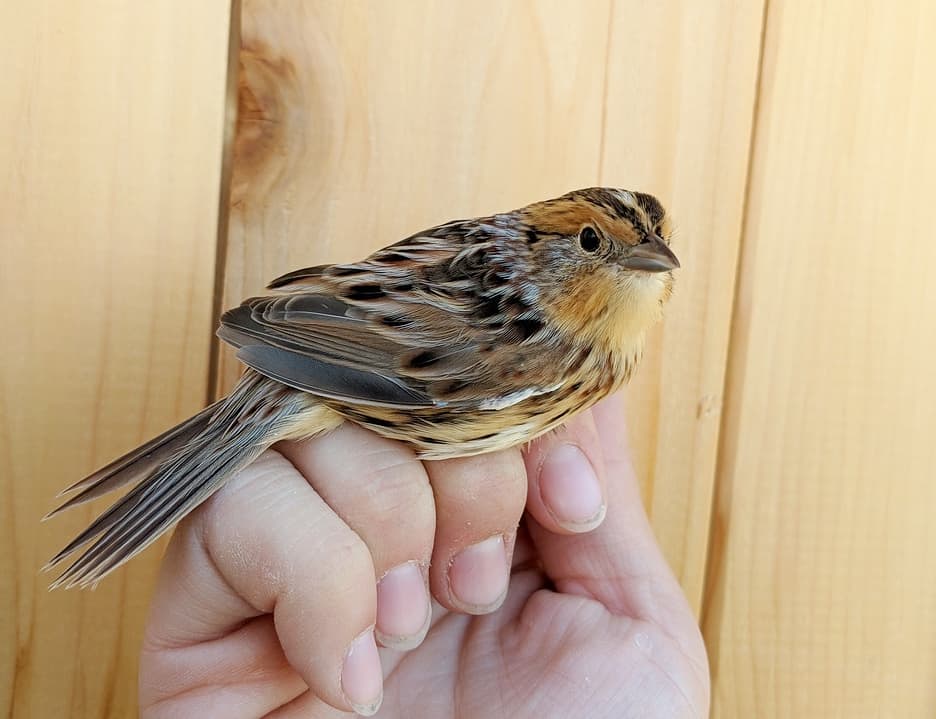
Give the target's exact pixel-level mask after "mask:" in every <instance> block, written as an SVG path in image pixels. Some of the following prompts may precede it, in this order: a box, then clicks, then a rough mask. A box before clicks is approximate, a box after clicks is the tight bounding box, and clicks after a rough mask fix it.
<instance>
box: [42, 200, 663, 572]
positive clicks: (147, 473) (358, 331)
mask: <svg viewBox="0 0 936 719" xmlns="http://www.w3.org/2000/svg"><path fill="white" fill-rule="evenodd" d="M671 234H672V227H671V223H670V220H669V218H668V216H667V213H666V211H665V210H664V209H663V206H662V205H661V204H660V202H659V201H658V200H657V199H656V198H654V197H653V196H651V195H648V194H644V193H640V192H630V191H627V190H619V189H611V188H602V187H595V188H588V189H582V190H576V191H573V192H570V193H568V194H566V195H563V196H562V197H558V198H556V199H552V200H546V201H543V202H537V203H534V204H531V205H528V206H526V207H523V208H520V209H518V210H514V211H513V212H506V213H501V214H495V215H491V216H488V217H479V218H474V219H468V220H456V221H453V222H447V223H445V224H442V225H439V226H437V227H433V228H431V229H428V230H425V231H423V232H419V233H417V234H415V235H412V236H411V237H407V238H406V239H404V240H401V241H399V242H397V243H396V244H393V245H390V246H388V247H386V248H384V249H381V250H378V251H377V252H375V253H374V254H372V255H370V256H369V257H368V258H366V259H364V260H362V261H360V262H356V263H352V264H335V265H320V266H317V267H309V268H305V269H300V270H296V271H294V272H290V273H288V274H286V275H283V276H282V277H279V278H277V279H275V280H273V282H272V283H270V285H269V287H268V290H270V291H271V292H270V294H266V295H263V296H260V297H254V298H251V299H248V300H246V301H245V302H243V304H241V305H240V306H239V307H236V308H234V309H231V310H229V311H227V312H225V313H224V314H223V315H222V317H221V322H220V328H219V329H218V333H217V334H218V336H219V337H220V338H221V339H222V340H223V341H225V342H227V343H228V344H230V345H232V346H234V347H235V348H237V357H238V359H239V360H240V361H241V362H243V364H244V365H246V369H245V371H244V373H243V375H242V376H241V378H240V381H239V382H238V384H237V385H236V387H235V388H234V390H233V391H232V392H231V393H230V394H229V395H228V396H226V397H224V398H223V399H221V400H219V401H217V402H215V403H214V404H212V405H210V406H209V407H207V408H205V409H204V410H202V411H201V412H199V413H198V414H196V415H195V416H194V417H191V418H190V419H187V420H186V421H184V422H182V423H181V424H179V425H178V426H176V427H173V428H172V429H170V430H168V431H166V432H164V433H163V434H161V435H159V436H158V437H156V438H155V439H152V440H150V441H149V442H147V443H146V444H144V445H142V446H141V447H139V448H137V449H135V450H133V451H132V452H130V453H128V454H126V455H125V456H123V457H120V458H119V459H117V460H115V461H114V462H112V463H111V464H109V465H107V466H106V467H103V468H102V469H100V470H98V471H97V472H95V473H94V474H92V475H90V476H88V477H86V478H84V479H82V480H81V481H80V482H77V483H76V484H74V485H72V486H71V487H68V488H67V489H66V490H64V491H63V492H62V495H64V494H67V493H73V496H72V497H71V498H70V499H68V500H67V501H66V502H65V503H64V504H62V505H61V506H60V507H58V508H57V509H55V510H53V511H52V512H50V513H49V515H47V518H48V517H51V516H53V515H55V514H57V513H58V512H61V511H63V510H65V509H68V508H70V507H74V506H77V505H80V504H83V503H84V502H88V501H90V500H92V499H95V498H97V497H99V496H101V495H103V494H106V493H109V492H111V491H113V490H116V489H118V488H120V487H123V486H125V485H128V484H129V485H134V486H133V488H132V489H131V490H130V491H129V492H128V493H127V494H126V495H124V496H123V497H121V498H120V499H119V500H117V501H116V502H115V503H114V504H113V505H112V506H111V507H110V508H109V509H107V510H106V511H105V512H104V513H103V514H101V515H100V516H99V517H97V518H96V519H95V520H94V521H93V522H92V523H91V524H90V526H88V528H87V529H85V530H84V531H83V532H81V533H80V534H79V535H78V536H77V537H75V538H74V539H73V540H72V541H71V542H70V543H69V544H68V545H67V546H66V547H64V548H63V549H62V551H60V552H59V553H58V554H56V555H55V556H54V557H53V558H52V559H51V560H50V561H49V562H48V564H47V565H46V567H45V568H46V569H48V568H51V567H53V566H55V565H57V564H58V563H59V562H61V561H62V560H63V559H65V558H66V557H69V556H71V555H73V554H74V553H75V552H77V551H78V550H80V549H82V548H85V549H84V552H83V553H82V554H81V555H80V556H79V557H78V558H77V559H76V560H75V561H74V562H73V563H72V564H71V565H70V566H69V567H68V568H67V569H66V570H65V571H64V572H63V573H62V574H61V576H59V577H58V578H57V579H56V580H55V582H54V583H53V585H52V587H53V588H54V587H59V586H66V587H72V586H80V587H86V586H89V585H93V584H95V583H96V582H98V581H99V580H100V579H101V578H103V577H104V576H105V575H106V574H108V573H110V572H111V571H113V570H114V569H116V568H117V567H119V566H120V565H122V564H123V563H124V562H126V561H127V560H129V559H130V558H131V557H133V556H134V555H136V554H137V553H138V552H140V551H142V550H143V549H145V548H146V547H147V546H148V545H149V544H151V543H152V542H153V541H155V540H156V539H157V538H158V537H159V536H160V535H162V534H163V533H164V532H166V531H167V530H168V529H169V528H170V527H172V525H173V524H175V523H176V522H177V521H178V520H180V519H181V518H182V517H184V516H185V515H186V514H188V513H189V512H191V511H192V510H193V509H195V508H196V507H197V506H198V505H200V504H201V503H202V502H204V501H205V500H206V499H208V497H210V496H211V495H212V494H213V493H214V492H216V491H218V489H219V488H220V487H221V486H222V485H223V484H224V483H225V481H226V480H228V479H229V478H230V477H231V476H232V475H233V474H234V473H236V472H237V471H238V470H240V469H242V468H243V467H245V466H246V465H247V464H249V463H250V462H251V461H253V460H254V459H255V458H256V457H257V456H258V455H259V454H260V453H261V452H263V451H264V450H265V449H266V448H267V447H269V446H270V445H272V444H274V443H276V442H279V441H281V440H299V439H305V438H308V437H312V436H315V435H317V434H320V433H322V432H327V431H329V430H331V429H334V428H335V427H337V426H338V425H339V424H341V423H342V422H345V421H351V422H355V423H357V424H359V425H361V426H363V427H366V428H367V429H369V430H372V431H374V432H376V433H377V434H379V435H382V436H384V437H389V438H391V439H395V440H401V441H403V442H406V443H408V444H409V445H411V446H412V447H413V448H414V449H415V450H416V452H417V454H418V456H419V457H420V458H421V459H427V460H432V459H442V458H449V457H463V456H469V455H475V454H480V453H483V452H493V451H496V450H500V449H504V448H507V447H513V446H515V445H520V444H523V443H525V442H528V441H529V440H531V439H533V438H534V437H537V436H538V435H541V434H543V433H545V432H548V431H550V430H551V429H553V428H555V427H557V426H558V425H560V424H561V423H563V422H565V421H566V420H568V419H569V418H570V417H572V416H573V415H575V414H576V413H578V412H581V411H583V410H585V409H587V408H588V407H590V406H591V405H593V404H595V403H596V402H598V401H599V400H600V399H602V398H603V397H605V396H606V395H608V394H610V393H612V392H614V391H615V390H616V389H618V388H619V387H620V386H621V385H622V384H623V383H624V382H626V381H627V380H628V378H629V377H630V376H631V374H632V373H633V371H634V369H635V367H636V366H637V363H638V361H639V359H640V356H641V351H642V348H643V344H644V336H645V334H646V332H647V330H648V329H649V328H650V327H652V326H653V325H654V324H655V323H657V322H658V321H659V320H660V319H661V316H662V312H663V307H664V305H665V303H666V301H667V300H668V299H669V297H670V295H671V293H672V289H673V270H675V269H676V268H678V267H679V261H678V260H677V258H676V255H675V254H673V252H672V250H671V249H670V246H669V245H670V238H671ZM60 496H61V495H60ZM88 545H90V546H88Z"/></svg>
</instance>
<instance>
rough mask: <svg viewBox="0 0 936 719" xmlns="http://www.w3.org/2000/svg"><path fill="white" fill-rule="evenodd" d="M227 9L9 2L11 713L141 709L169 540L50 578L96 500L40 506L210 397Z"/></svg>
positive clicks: (1, 164) (3, 359)
mask: <svg viewBox="0 0 936 719" xmlns="http://www.w3.org/2000/svg"><path fill="white" fill-rule="evenodd" d="M228 12H229V9H228V5H227V4H226V3H225V2H219V1H214V0H213V1H212V2H208V3H187V2H182V1H181V0H171V1H170V2H164V3H153V4H146V3H130V4H124V5H120V4H114V3H109V2H101V1H98V0H93V1H92V2H85V3H72V2H66V1H64V0H58V1H49V2H37V3H2V4H0V47H2V48H3V49H2V50H0V54H2V56H3V57H4V62H3V66H4V71H3V73H2V79H0V107H2V108H3V112H2V113H0V137H2V138H3V141H2V142H0V243H2V260H0V305H2V306H3V307H4V309H5V313H6V317H7V319H8V321H7V323H6V324H5V334H4V340H3V343H2V346H3V353H2V355H0V575H2V577H3V580H2V583H0V616H2V617H3V619H2V620H0V715H2V716H10V717H17V719H20V718H22V719H26V718H28V717H37V718H39V717H42V718H44V717H82V718H87V717H103V716H113V717H128V716H134V715H135V713H136V662H137V653H138V644H139V641H140V637H141V633H142V629H143V621H144V618H145V611H146V604H147V600H148V593H149V588H150V586H151V583H152V579H153V576H154V570H155V568H156V565H157V563H158V558H159V551H158V550H152V551H150V552H148V553H147V554H146V555H145V556H144V557H141V558H140V559H138V560H136V561H134V562H133V564H132V565H130V566H129V567H128V568H127V569H125V570H121V571H120V572H118V573H117V574H116V575H115V576H113V577H112V578H110V579H109V580H108V581H107V582H106V583H104V584H103V585H102V586H101V587H100V588H99V589H98V590H97V591H95V592H93V593H92V592H88V593H79V592H57V593H48V592H47V591H46V586H47V585H48V583H49V581H50V578H49V577H48V576H40V575H39V574H38V568H39V567H40V566H41V565H42V564H43V562H44V561H45V560H46V559H47V558H48V557H49V556H50V555H51V554H52V553H53V552H54V550H57V549H58V548H60V546H61V545H62V544H64V542H65V541H66V540H67V538H69V537H70V536H71V535H72V534H74V533H75V532H76V531H77V530H78V529H79V528H80V527H81V526H82V525H84V524H85V523H86V522H87V520H88V519H89V517H90V516H91V514H92V510H91V509H88V508H82V509H80V510H77V511H75V512H74V513H72V514H69V515H67V516H65V517H63V518H61V519H57V520H56V521H55V522H53V523H49V524H45V525H40V524H39V521H38V520H39V518H40V517H41V516H42V515H43V514H44V513H45V512H46V511H47V510H49V509H50V508H51V506H52V502H53V498H54V496H55V494H56V493H57V492H58V490H59V489H61V487H62V486H64V485H65V484H66V483H70V482H72V481H74V480H76V479H78V478H80V477H81V476H83V475H84V474H86V473H87V472H89V471H90V470H92V469H94V468H95V467H97V466H99V465H101V464H103V463H104V462H106V461H107V460H109V459H111V458H113V457H114V456H115V455H117V454H119V453H121V452H122V451H125V450H127V449H129V448H130V447H132V446H134V445H136V444H138V443H139V442H140V441H141V440H143V439H146V438H147V437H148V436H150V435H153V434H155V433H156V432H157V431H159V430H161V429H163V428H165V427H166V426H168V425H170V424H172V423H173V422H175V421H176V420H178V419H180V418H181V417H183V416H184V415H187V414H189V413H191V412H192V411H194V410H196V409H197V408H199V407H201V406H202V403H203V401H204V399H205V394H206V382H207V371H208V367H207V361H208V342H209V336H210V321H211V318H210V315H211V293H212V281H213V262H214V252H215V232H216V221H217V207H218V182H219V170H220V157H221V126H222V114H223V91H224V81H225V72H226V47H227V40H228V20H227V18H228ZM10 319H12V322H10V321H9V320H10ZM101 506H102V505H101V504H98V505H97V506H96V507H95V509H100V508H101Z"/></svg>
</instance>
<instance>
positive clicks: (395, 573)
mask: <svg viewBox="0 0 936 719" xmlns="http://www.w3.org/2000/svg"><path fill="white" fill-rule="evenodd" d="M278 449H279V450H280V451H281V452H282V453H283V454H284V456H286V457H287V458H288V459H289V460H290V461H291V462H292V463H293V465H295V467H296V468H297V469H298V470H299V471H300V472H301V473H302V474H303V475H305V477H306V479H307V480H308V481H309V483H310V484H311V485H312V486H313V487H314V488H315V490H316V492H318V494H319V495H320V496H321V497H322V498H323V499H324V500H325V501H326V502H327V503H328V505H329V506H330V507H331V508H332V509H333V510H334V511H335V512H336V513H337V514H338V515H339V516H340V517H342V519H344V521H345V522H346V523H347V525H348V526H349V527H351V529H353V530H354V531H355V533H357V535H358V536H359V537H360V538H361V539H362V540H363V541H364V543H365V544H366V545H367V547H368V549H369V550H370V554H371V557H372V559H373V562H374V569H375V571H376V576H377V578H378V580H379V581H378V584H377V598H378V601H377V624H376V632H377V637H378V639H379V641H380V643H381V644H383V645H384V646H388V647H392V648H394V649H411V648H413V647H415V646H417V645H418V644H419V643H420V642H421V641H422V639H423V637H424V636H425V635H426V631H427V630H428V628H429V619H430V616H431V611H430V603H429V592H428V587H427V573H428V569H429V562H430V559H431V557H432V544H433V535H434V533H435V523H436V518H435V505H434V503H433V497H432V489H431V488H430V486H429V479H428V477H427V475H426V471H425V469H424V468H423V465H422V463H421V462H419V461H418V460H417V459H416V456H415V454H414V453H413V452H412V450H410V449H408V448H406V447H405V446H404V445H402V444H401V443H399V442H394V441H391V440H388V439H383V438H381V437H378V436H377V435H375V434H373V433H371V432H368V431H366V430H364V429H361V428H360V427H357V426H354V425H351V424H344V425H342V426H341V427H339V428H338V429H337V430H335V431H334V432H331V433H330V434H328V435H327V436H324V437H321V438H316V439H312V440H309V441H306V442H284V443H282V445H281V446H279V447H278Z"/></svg>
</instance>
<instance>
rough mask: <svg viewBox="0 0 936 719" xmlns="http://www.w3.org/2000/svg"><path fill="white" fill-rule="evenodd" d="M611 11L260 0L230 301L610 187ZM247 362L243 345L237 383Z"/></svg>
mask: <svg viewBox="0 0 936 719" xmlns="http://www.w3.org/2000/svg"><path fill="white" fill-rule="evenodd" d="M593 9H594V11H593V12H588V13H585V12H580V11H572V10H570V9H569V8H568V7H567V6H566V5H565V4H563V3H560V2H551V3H548V2H547V3H499V2H494V1H493V0H487V1H485V2H480V3H472V4H470V5H466V4H463V3H434V2H429V1H428V0H425V1H422V2H407V3H392V4H391V3H368V2H324V1H323V2H300V1H298V0H245V1H244V4H243V22H242V42H243V50H242V53H241V83H240V107H241V114H240V117H239V120H238V130H237V135H236V140H235V146H234V147H235V149H234V160H233V170H232V171H233V179H232V190H231V217H230V231H229V235H228V252H227V260H226V264H225V283H224V302H223V304H224V305H225V306H230V305H233V304H235V303H238V302H240V301H241V300H242V299H243V298H244V297H245V296H248V295H250V294H251V293H255V292H258V291H260V290H261V289H262V287H263V286H264V285H265V284H266V282H267V281H268V280H270V279H272V278H273V277H275V276H276V275H278V274H280V273H281V272H284V271H287V270H290V269H295V268H297V267H302V266H306V265H312V264H319V263H322V262H334V261H340V260H344V261H348V260H353V259H357V258H359V257H361V256H363V255H365V254H368V253H370V252H371V251H373V250H375V249H377V248H379V247H382V246H384V245H387V244H390V243H391V242H394V241H396V240H398V239H400V238H402V237H405V236H406V235H408V234H410V233H412V232H415V231H417V230H420V229H423V228H424V227H429V226H431V225H434V224H437V223H440V222H444V221H446V220H450V219H453V218H457V217H470V216H474V215H477V214H482V213H487V212H492V211H497V210H508V209H511V208H513V207H517V206H520V205H522V204H525V203H527V202H529V201H533V200H536V199H541V198H543V197H549V196H552V195H556V194H561V193H562V192H565V191H567V190H569V189H572V188H574V187H576V186H587V185H592V184H595V183H596V181H597V177H598V167H599V163H600V137H601V118H602V113H601V109H602V93H603V81H604V65H605V41H606V36H607V31H606V29H605V23H606V21H607V18H608V12H609V6H608V4H607V3H606V2H597V3H594V8H593ZM469 49H470V50H469ZM238 372H239V367H238V366H237V364H236V362H233V361H232V360H231V355H230V354H227V353H226V354H225V355H224V360H223V371H222V372H221V377H222V380H223V381H222V384H223V385H224V386H230V383H231V382H232V381H233V379H234V378H235V377H236V376H237V374H238Z"/></svg>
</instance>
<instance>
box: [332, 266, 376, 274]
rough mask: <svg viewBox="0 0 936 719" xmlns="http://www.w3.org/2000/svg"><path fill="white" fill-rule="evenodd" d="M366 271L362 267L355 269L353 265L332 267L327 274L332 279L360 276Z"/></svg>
mask: <svg viewBox="0 0 936 719" xmlns="http://www.w3.org/2000/svg"><path fill="white" fill-rule="evenodd" d="M365 272H367V270H365V269H364V268H362V267H355V266H354V265H337V266H336V267H333V268H332V270H331V272H329V274H330V275H331V276H332V277H353V276H354V275H362V274H364V273H365Z"/></svg>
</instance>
